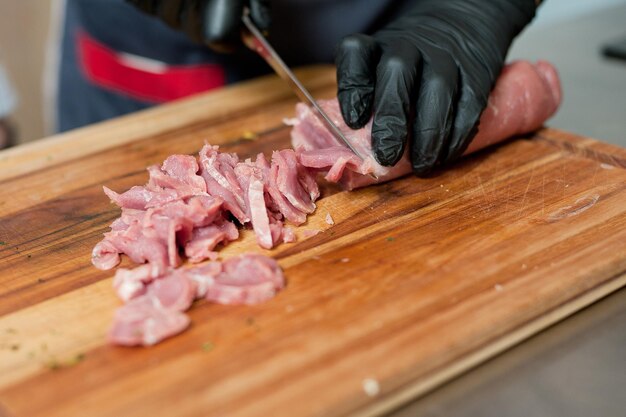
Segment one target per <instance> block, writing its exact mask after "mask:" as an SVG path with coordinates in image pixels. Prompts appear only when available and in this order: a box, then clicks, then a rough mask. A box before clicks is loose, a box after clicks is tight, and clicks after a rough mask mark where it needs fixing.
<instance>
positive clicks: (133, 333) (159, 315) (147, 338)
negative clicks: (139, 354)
mask: <svg viewBox="0 0 626 417" xmlns="http://www.w3.org/2000/svg"><path fill="white" fill-rule="evenodd" d="M189 323H190V320H189V317H188V316H187V315H185V314H183V313H181V312H179V311H176V310H169V309H164V308H161V307H159V306H158V305H155V303H154V300H153V298H151V297H149V296H147V295H144V296H141V297H140V298H135V299H134V300H132V301H130V302H129V303H128V304H126V305H124V306H123V307H120V308H118V309H117V311H116V312H115V317H114V319H113V326H112V327H111V329H110V330H109V333H108V340H109V342H110V343H113V344H116V345H124V346H135V345H143V346H151V345H154V344H156V343H158V342H160V341H161V340H163V339H165V338H167V337H170V336H173V335H175V334H178V333H180V332H182V331H183V330H185V329H186V328H187V326H189Z"/></svg>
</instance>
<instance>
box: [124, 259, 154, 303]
mask: <svg viewBox="0 0 626 417" xmlns="http://www.w3.org/2000/svg"><path fill="white" fill-rule="evenodd" d="M164 272H165V271H164V270H161V269H159V268H158V267H155V266H154V265H151V264H144V265H141V266H138V267H136V268H134V269H126V268H120V269H118V270H117V272H116V273H115V277H114V278H113V288H115V292H116V293H117V296H118V297H119V298H120V299H121V300H122V301H129V300H131V299H133V298H135V297H138V296H140V295H142V294H145V292H146V286H147V285H148V284H149V283H150V282H152V280H154V279H155V278H158V277H159V276H161V275H162V274H163V273H164Z"/></svg>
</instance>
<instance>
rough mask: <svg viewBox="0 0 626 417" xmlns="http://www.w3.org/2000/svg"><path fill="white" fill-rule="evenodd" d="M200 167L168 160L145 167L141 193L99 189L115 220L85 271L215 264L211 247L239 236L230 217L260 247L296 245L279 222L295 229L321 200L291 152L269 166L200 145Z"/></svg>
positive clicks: (183, 159) (189, 159) (188, 160)
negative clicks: (123, 265)
mask: <svg viewBox="0 0 626 417" xmlns="http://www.w3.org/2000/svg"><path fill="white" fill-rule="evenodd" d="M199 161H200V163H198V160H196V158H195V157H193V156H189V155H172V156H170V157H168V158H167V159H166V160H165V161H164V162H163V164H162V165H161V166H160V167H159V166H156V165H153V166H151V167H148V173H149V176H150V178H149V181H148V183H147V184H146V185H145V186H134V187H132V188H131V189H130V190H128V191H126V192H124V193H121V194H118V193H116V192H115V191H113V190H111V189H109V188H106V187H104V192H105V194H106V195H107V196H108V197H109V198H110V199H111V201H113V202H114V203H115V204H117V205H118V206H119V207H120V208H121V209H122V215H121V217H120V218H119V219H117V220H115V221H114V222H113V223H112V224H111V231H109V232H107V233H105V237H104V239H103V240H102V241H101V242H100V243H98V244H97V245H96V247H95V248H94V250H93V253H92V263H93V264H94V265H95V266H96V267H97V268H99V269H103V270H106V269H111V268H113V267H115V266H116V265H117V264H118V263H119V262H120V256H119V255H120V254H126V255H128V256H129V257H130V259H131V260H132V261H133V262H136V263H144V262H148V263H149V264H151V265H152V266H153V267H155V268H157V270H158V271H161V272H162V271H165V270H167V269H169V268H173V267H177V266H179V265H180V264H181V263H182V260H181V257H180V253H181V252H183V251H184V253H185V256H186V257H187V258H188V259H189V260H190V261H191V262H201V261H203V260H205V259H215V258H216V257H217V254H216V253H215V252H214V249H215V247H216V246H217V245H218V244H220V243H221V244H226V243H228V242H230V241H233V240H236V239H237V238H238V236H239V234H238V231H237V227H236V225H235V223H233V222H232V221H230V216H232V217H234V218H235V219H237V221H238V223H239V224H240V225H250V226H252V228H253V229H254V231H255V233H256V235H257V240H258V243H259V246H261V247H262V248H265V249H271V248H272V247H274V246H275V245H276V244H278V243H279V242H281V241H283V240H287V241H291V242H292V241H294V240H295V236H294V235H293V233H290V232H284V231H283V229H284V221H285V220H287V221H289V222H291V223H293V224H295V225H300V224H302V223H304V222H305V221H306V217H307V214H310V213H312V212H313V211H314V210H315V200H316V199H317V198H318V197H319V195H320V193H319V188H318V185H317V182H316V181H315V173H314V172H313V171H312V170H310V169H309V168H306V167H304V166H303V165H302V164H300V162H299V161H298V157H297V155H296V153H295V152H294V151H293V150H290V149H286V150H282V151H276V152H274V153H273V155H272V160H271V162H270V161H268V160H267V159H266V158H265V156H264V155H263V154H259V155H258V156H257V158H256V161H254V162H253V161H252V160H246V161H243V162H241V161H239V157H238V156H237V155H236V154H229V153H222V152H220V151H219V148H218V147H217V146H211V145H208V144H207V145H205V146H204V147H203V148H202V150H201V151H200V154H199ZM124 291H128V290H127V289H125V290H124Z"/></svg>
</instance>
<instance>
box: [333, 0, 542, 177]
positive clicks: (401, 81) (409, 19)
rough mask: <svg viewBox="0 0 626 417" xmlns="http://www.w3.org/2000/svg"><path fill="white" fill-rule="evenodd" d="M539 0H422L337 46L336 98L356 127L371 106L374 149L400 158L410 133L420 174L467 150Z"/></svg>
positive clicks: (390, 161) (382, 157)
mask: <svg viewBox="0 0 626 417" xmlns="http://www.w3.org/2000/svg"><path fill="white" fill-rule="evenodd" d="M535 9H536V5H535V0H420V1H419V2H417V5H416V6H415V7H414V8H413V9H411V10H410V12H409V13H408V14H407V15H405V16H403V17H401V18H399V19H398V20H396V21H395V22H393V23H391V24H390V25H389V26H387V27H385V28H384V29H382V30H380V31H379V32H377V33H375V34H374V35H373V36H367V35H360V34H357V35H351V36H348V37H346V38H344V39H343V41H342V42H341V44H340V45H339V47H338V50H337V57H336V62H337V81H338V98H339V103H340V107H341V112H342V115H343V117H344V119H345V121H346V123H347V124H348V125H349V126H350V127H351V128H353V129H357V128H361V127H363V126H364V125H365V124H366V123H367V121H368V120H369V118H370V116H371V114H372V111H373V113H374V121H373V126H372V150H373V151H374V155H375V157H376V159H377V160H378V162H379V163H381V164H382V165H385V166H391V165H395V164H396V163H397V162H398V161H399V159H400V158H401V157H402V155H403V153H404V149H405V146H406V143H407V140H408V139H409V138H410V139H411V143H410V145H409V146H410V157H411V162H412V166H413V170H414V172H415V173H416V174H418V175H425V174H427V173H429V172H430V171H431V170H432V169H433V168H434V167H435V166H437V165H439V164H443V163H447V162H450V161H453V160H455V159H456V158H458V157H459V156H461V155H462V154H463V152H464V151H465V149H466V148H467V146H468V145H469V143H470V142H471V140H472V139H473V137H474V135H475V134H476V130H477V124H478V121H479V118H480V114H481V113H482V111H483V110H484V109H485V107H486V105H487V99H488V97H489V92H490V91H491V88H492V87H493V85H494V83H495V81H496V78H497V77H498V75H499V74H500V71H501V70H502V67H503V65H504V59H505V57H506V53H507V51H508V48H509V46H510V44H511V42H512V40H513V39H514V37H515V36H517V34H518V33H519V32H520V31H521V30H522V29H523V28H524V26H526V24H527V23H528V22H530V21H531V20H532V18H533V16H534V14H535Z"/></svg>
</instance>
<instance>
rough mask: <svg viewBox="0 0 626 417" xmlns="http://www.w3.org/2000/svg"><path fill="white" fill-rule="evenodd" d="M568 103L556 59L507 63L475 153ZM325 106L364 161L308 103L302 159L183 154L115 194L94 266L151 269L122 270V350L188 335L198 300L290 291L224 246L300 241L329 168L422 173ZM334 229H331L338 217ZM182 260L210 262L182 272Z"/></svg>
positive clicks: (355, 173) (118, 281) (301, 116)
mask: <svg viewBox="0 0 626 417" xmlns="http://www.w3.org/2000/svg"><path fill="white" fill-rule="evenodd" d="M560 101H561V90H560V84H559V79H558V75H557V73H556V70H555V69H554V68H553V67H552V66H551V65H550V64H549V63H546V62H539V63H537V65H532V64H530V63H527V62H516V63H513V64H511V65H508V66H507V67H506V68H505V69H504V71H503V72H502V75H501V76H500V78H499V79H498V82H497V84H496V87H495V89H494V91H493V92H492V94H491V96H490V99H489V106H488V108H487V109H486V110H485V112H484V113H483V115H482V117H481V121H480V126H479V132H478V134H477V136H476V137H475V139H474V140H473V142H472V143H471V145H470V147H469V148H468V150H467V152H468V153H469V152H473V151H475V150H477V149H481V148H483V147H486V146H488V145H490V144H492V143H496V142H499V141H502V140H504V139H506V138H508V137H510V136H512V135H516V134H522V133H526V132H530V131H532V130H535V129H537V128H539V127H540V126H541V125H542V124H543V122H544V121H545V120H546V119H548V118H549V117H550V116H551V115H552V114H553V113H554V112H555V111H556V109H557V107H558V105H559V104H560ZM320 104H321V105H322V107H324V108H325V110H326V111H327V112H328V114H329V115H330V116H331V118H332V119H333V120H334V121H335V123H336V124H337V125H338V126H339V127H340V129H341V130H342V131H343V133H344V134H345V135H346V137H347V138H348V140H350V141H351V142H352V144H353V145H354V147H355V148H356V149H357V150H358V151H359V152H360V153H361V154H362V155H364V156H365V160H364V161H361V160H360V159H359V158H357V157H356V156H355V155H354V154H352V152H351V151H350V150H349V149H347V148H346V147H345V146H343V145H341V144H339V143H338V142H337V141H336V140H335V138H334V137H333V136H332V135H331V134H330V132H328V130H327V129H326V127H325V126H324V125H323V124H322V123H321V122H320V121H319V120H318V118H317V117H316V116H315V115H314V114H313V113H312V111H311V110H310V108H309V107H307V106H305V105H304V104H298V106H297V108H296V112H297V119H296V120H295V122H294V128H293V130H292V134H291V135H292V144H293V147H294V148H295V149H296V152H294V151H293V150H281V151H275V152H273V154H272V157H271V161H268V160H267V158H266V157H265V156H264V155H263V154H259V155H258V156H257V158H256V160H255V161H252V160H250V159H248V160H245V161H240V160H239V158H238V156H237V155H236V154H232V153H222V152H220V151H219V149H218V147H216V146H210V145H206V146H204V148H202V150H201V151H200V154H199V156H198V158H196V157H194V156H187V155H173V156H170V157H169V158H167V159H166V160H165V162H163V164H162V165H161V166H160V167H159V166H151V167H149V168H148V173H149V176H150V179H149V181H148V183H147V184H146V185H144V186H135V187H132V188H131V189H130V190H128V191H126V192H124V193H122V194H118V193H116V192H114V191H112V190H110V189H108V188H106V187H105V188H104V192H105V193H106V195H107V196H109V198H110V199H111V200H112V201H113V202H115V203H116V204H117V205H118V206H119V207H120V208H121V209H122V214H121V217H120V218H118V219H117V220H115V221H114V222H113V223H112V224H111V230H110V231H109V232H107V233H105V237H104V239H103V240H102V241H101V242H100V243H98V244H97V245H96V247H95V248H94V250H93V254H92V262H93V264H94V265H95V266H96V267H97V268H99V269H103V270H108V269H112V268H114V267H115V266H116V265H117V264H118V263H119V262H120V254H126V255H127V256H128V257H129V258H130V259H131V260H132V261H133V262H135V263H138V264H142V265H141V266H138V267H136V268H134V269H119V270H118V271H117V273H116V274H115V278H114V287H115V290H116V292H117V294H118V296H119V298H120V299H121V300H123V301H124V302H125V303H126V304H125V305H124V306H123V307H121V308H119V309H118V311H117V312H116V314H115V320H114V324H113V326H112V328H111V331H110V333H109V338H110V340H111V342H112V343H117V344H122V345H152V344H154V343H157V342H159V341H160V340H162V339H164V338H166V337H169V336H172V335H174V334H176V333H179V332H181V331H182V330H184V329H185V328H186V327H187V326H188V325H189V318H188V317H187V316H186V315H185V314H184V313H183V312H184V311H185V310H187V309H188V308H189V307H190V305H191V303H192V302H193V300H195V299H200V298H204V299H207V300H209V301H212V302H217V303H222V304H255V303H259V302H263V301H266V300H268V299H269V298H271V297H273V296H274V294H275V293H276V292H277V291H279V290H280V289H282V288H283V287H284V285H285V282H284V277H283V274H282V271H281V269H280V267H279V266H278V264H277V263H276V261H274V260H273V259H271V258H268V257H266V256H262V255H254V254H248V255H242V256H240V257H237V258H233V259H229V260H227V261H225V262H218V261H216V259H217V252H215V249H216V248H217V247H218V245H225V244H228V243H229V242H232V241H234V240H236V239H237V238H238V237H239V227H252V229H253V230H254V232H255V234H256V237H257V241H258V244H259V245H260V246H261V247H262V248H266V249H270V248H272V247H273V246H274V245H276V244H278V243H280V242H281V241H284V242H293V241H295V234H294V231H293V230H292V229H291V228H290V227H286V226H285V222H289V223H291V224H293V225H300V224H302V223H304V222H305V221H306V219H307V215H308V214H311V213H313V212H314V211H315V201H316V199H317V198H318V197H319V188H318V185H317V182H316V180H315V177H316V175H317V173H318V172H324V173H325V178H326V179H327V180H328V181H331V182H339V183H341V184H342V185H343V186H344V187H345V188H348V189H353V188H356V187H362V186H365V185H369V184H372V183H374V182H382V181H387V180H390V179H394V178H397V177H400V176H402V175H405V174H407V173H409V172H410V171H411V167H410V163H409V161H408V159H407V157H406V155H405V157H404V158H403V159H402V160H401V161H400V163H398V165H396V166H395V167H392V168H388V167H383V166H381V165H379V164H378V163H377V162H376V161H375V159H374V157H373V155H372V151H371V145H370V132H371V121H370V123H369V124H368V125H367V126H366V127H365V128H363V129H360V130H356V131H353V130H351V129H349V128H348V127H347V126H346V124H345V123H344V122H343V119H342V117H341V115H340V112H339V107H338V104H337V101H336V100H329V101H321V102H320ZM370 173H373V174H375V175H376V176H377V177H378V181H375V180H374V179H372V177H371V176H369V175H367V174H370ZM327 222H328V223H329V224H332V223H333V220H332V218H330V217H327ZM183 258H186V259H187V260H189V261H190V262H191V263H199V262H202V261H205V260H210V262H208V263H206V264H201V265H196V266H194V267H180V266H181V264H182V262H183V261H182V259H183Z"/></svg>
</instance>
